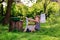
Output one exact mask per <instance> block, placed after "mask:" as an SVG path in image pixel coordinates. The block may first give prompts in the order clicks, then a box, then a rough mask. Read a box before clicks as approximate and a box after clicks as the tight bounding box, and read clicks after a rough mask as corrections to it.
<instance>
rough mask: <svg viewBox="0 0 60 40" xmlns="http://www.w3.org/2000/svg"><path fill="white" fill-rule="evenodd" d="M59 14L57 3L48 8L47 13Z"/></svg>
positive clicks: (52, 3)
mask: <svg viewBox="0 0 60 40" xmlns="http://www.w3.org/2000/svg"><path fill="white" fill-rule="evenodd" d="M58 12H59V5H58V3H56V2H50V4H49V5H48V6H47V13H58Z"/></svg>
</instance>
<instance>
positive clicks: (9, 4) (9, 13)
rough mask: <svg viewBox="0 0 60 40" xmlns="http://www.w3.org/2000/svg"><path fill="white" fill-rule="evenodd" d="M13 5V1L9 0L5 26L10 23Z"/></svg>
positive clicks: (4, 21)
mask: <svg viewBox="0 0 60 40" xmlns="http://www.w3.org/2000/svg"><path fill="white" fill-rule="evenodd" d="M12 3H13V0H8V5H7V10H6V14H5V18H4V20H3V25H4V24H8V22H9V19H10V15H11V6H12Z"/></svg>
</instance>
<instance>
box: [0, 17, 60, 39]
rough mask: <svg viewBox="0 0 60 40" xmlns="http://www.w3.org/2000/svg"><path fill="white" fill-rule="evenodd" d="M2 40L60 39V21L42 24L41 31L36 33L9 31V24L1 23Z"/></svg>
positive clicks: (0, 36)
mask: <svg viewBox="0 0 60 40" xmlns="http://www.w3.org/2000/svg"><path fill="white" fill-rule="evenodd" d="M59 20H60V18H59ZM0 40H60V21H59V22H58V23H55V24H52V25H50V24H49V23H44V24H41V27H40V31H36V32H34V33H24V32H8V26H2V25H0Z"/></svg>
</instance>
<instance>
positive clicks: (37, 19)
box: [24, 15, 40, 32]
mask: <svg viewBox="0 0 60 40" xmlns="http://www.w3.org/2000/svg"><path fill="white" fill-rule="evenodd" d="M27 19H28V21H32V22H35V25H30V26H29V25H27V27H26V28H25V30H24V32H26V31H27V32H33V31H35V30H39V29H40V16H38V15H37V16H35V19H31V18H27Z"/></svg>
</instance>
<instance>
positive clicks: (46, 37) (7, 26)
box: [0, 0, 60, 40]
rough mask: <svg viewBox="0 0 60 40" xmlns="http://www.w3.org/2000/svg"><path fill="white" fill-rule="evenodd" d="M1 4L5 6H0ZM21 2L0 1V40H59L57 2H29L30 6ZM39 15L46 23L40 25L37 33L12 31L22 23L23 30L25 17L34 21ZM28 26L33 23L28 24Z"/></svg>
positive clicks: (59, 7)
mask: <svg viewBox="0 0 60 40" xmlns="http://www.w3.org/2000/svg"><path fill="white" fill-rule="evenodd" d="M3 2H5V3H4V4H5V5H6V6H4V5H3V4H2V3H3ZM21 2H22V1H21ZM21 2H19V1H14V0H5V1H3V0H2V1H1V0H0V36H1V37H0V40H60V5H59V3H58V2H53V1H51V0H37V1H32V0H30V2H32V3H33V5H31V6H30V4H29V2H28V4H24V3H21ZM26 2H27V1H26ZM41 14H45V20H46V22H44V23H40V30H39V31H35V32H23V31H21V30H20V31H18V30H17V29H13V27H16V26H17V28H18V26H21V25H22V23H23V25H22V26H23V28H25V27H26V23H27V22H26V17H28V18H32V19H34V17H35V16H36V15H39V16H41ZM22 20H23V21H22ZM30 24H32V25H33V24H34V23H33V22H30ZM18 29H19V28H18ZM20 29H22V28H20ZM12 30H13V31H12Z"/></svg>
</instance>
